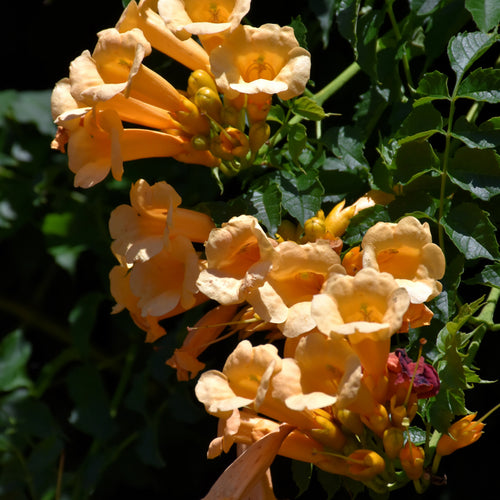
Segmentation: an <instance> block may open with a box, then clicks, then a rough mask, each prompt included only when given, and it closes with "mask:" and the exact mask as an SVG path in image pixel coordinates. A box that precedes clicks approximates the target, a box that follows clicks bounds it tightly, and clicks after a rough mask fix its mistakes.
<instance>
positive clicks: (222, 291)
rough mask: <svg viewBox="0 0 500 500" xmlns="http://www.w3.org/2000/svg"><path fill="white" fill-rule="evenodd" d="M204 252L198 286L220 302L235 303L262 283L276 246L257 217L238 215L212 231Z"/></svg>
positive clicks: (241, 300) (242, 299)
mask: <svg viewBox="0 0 500 500" xmlns="http://www.w3.org/2000/svg"><path fill="white" fill-rule="evenodd" d="M205 253H206V256H207V269H205V270H203V271H202V272H201V273H200V277H199V279H198V282H197V285H198V288H199V289H200V290H201V291H202V292H203V293H204V294H205V295H207V296H208V297H210V298H211V299H214V300H216V301H217V302H219V303H220V304H236V303H239V302H243V301H244V300H245V299H246V297H247V295H248V292H249V291H250V290H251V289H253V288H254V287H256V286H260V285H261V284H262V282H263V280H264V278H265V276H266V275H267V273H268V271H269V268H270V266H271V263H272V259H273V256H274V253H275V250H274V245H273V243H272V242H271V240H270V239H269V238H268V237H267V236H266V234H265V233H264V231H263V230H262V228H261V227H260V225H259V223H258V222H257V219H256V218H255V217H251V216H248V215H241V216H238V217H233V218H232V219H231V220H229V221H228V222H226V223H224V224H222V226H221V227H220V228H216V229H213V230H212V231H211V233H210V235H209V237H208V241H207V242H206V244H205Z"/></svg>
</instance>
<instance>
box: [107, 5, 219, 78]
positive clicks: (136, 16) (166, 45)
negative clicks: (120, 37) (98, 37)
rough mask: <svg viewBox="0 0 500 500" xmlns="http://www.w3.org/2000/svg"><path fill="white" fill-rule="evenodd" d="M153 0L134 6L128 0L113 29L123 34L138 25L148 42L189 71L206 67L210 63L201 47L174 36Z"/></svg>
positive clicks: (191, 41) (193, 42)
mask: <svg viewBox="0 0 500 500" xmlns="http://www.w3.org/2000/svg"><path fill="white" fill-rule="evenodd" d="M156 3H157V2H152V1H151V0H140V2H139V5H137V3H136V2H135V1H134V0H132V1H131V2H129V4H128V5H127V7H126V8H125V10H124V11H123V14H122V15H121V17H120V20H119V21H118V23H117V24H116V26H115V27H116V29H117V30H118V31H120V32H122V33H123V32H125V31H129V30H131V29H133V28H139V29H140V30H141V31H142V32H143V33H144V36H145V37H146V38H147V40H148V41H149V42H150V43H151V45H152V46H153V47H154V48H155V49H157V50H159V51H160V52H163V53H164V54H166V55H167V56H168V57H171V58H172V59H175V60H176V61H178V62H180V63H181V64H183V65H184V66H186V67H187V68H190V69H192V70H196V69H205V70H208V69H209V67H210V63H209V61H208V54H207V53H206V51H205V50H204V49H203V47H202V46H201V45H200V44H199V43H197V42H196V41H195V40H193V39H192V38H189V39H187V40H180V39H179V38H178V37H177V36H175V34H174V33H172V31H171V30H170V29H168V28H167V26H166V25H165V22H164V21H163V19H162V18H161V16H160V15H159V14H158V11H157V9H156V5H155V4H156Z"/></svg>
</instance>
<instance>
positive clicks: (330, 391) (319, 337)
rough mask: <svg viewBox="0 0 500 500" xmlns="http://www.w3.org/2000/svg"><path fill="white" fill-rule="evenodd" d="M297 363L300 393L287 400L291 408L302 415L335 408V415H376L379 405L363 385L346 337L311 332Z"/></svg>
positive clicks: (298, 352) (299, 350) (303, 340)
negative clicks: (346, 410) (346, 413)
mask: <svg viewBox="0 0 500 500" xmlns="http://www.w3.org/2000/svg"><path fill="white" fill-rule="evenodd" d="M294 359H295V361H296V362H297V366H298V367H299V370H300V387H301V391H300V392H299V393H297V394H293V395H292V396H289V397H288V398H287V399H286V404H287V406H288V407H289V408H292V409H295V410H297V411H302V410H304V409H306V408H307V409H309V410H314V409H317V408H327V407H329V406H331V405H335V411H336V412H339V411H341V410H343V409H348V410H350V411H354V412H356V413H360V414H369V413H371V412H373V411H375V409H376V401H375V400H374V398H373V395H372V394H371V393H370V391H369V390H368V388H367V387H366V385H365V384H364V382H363V373H362V367H361V363H360V360H359V358H358V356H357V355H356V353H355V352H354V350H353V349H352V347H351V346H350V344H349V342H348V341H347V340H346V339H345V338H344V337H341V336H333V337H326V336H325V335H323V334H322V333H320V332H317V331H316V332H311V333H309V334H308V335H306V336H304V337H302V338H301V339H300V341H299V343H298V345H297V348H296V350H295V353H294ZM276 378H278V379H279V375H278V376H277V377H276Z"/></svg>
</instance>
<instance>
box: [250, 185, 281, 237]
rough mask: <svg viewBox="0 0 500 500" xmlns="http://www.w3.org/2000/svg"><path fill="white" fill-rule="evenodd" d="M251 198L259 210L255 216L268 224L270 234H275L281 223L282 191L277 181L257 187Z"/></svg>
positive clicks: (265, 224)
mask: <svg viewBox="0 0 500 500" xmlns="http://www.w3.org/2000/svg"><path fill="white" fill-rule="evenodd" d="M250 200H251V203H252V205H253V206H254V208H255V210H256V211H257V212H256V213H255V214H254V215H255V217H257V219H259V221H260V222H262V224H264V226H266V228H267V230H268V231H269V234H271V235H273V234H275V233H276V232H277V230H278V226H279V225H280V223H281V193H280V190H279V187H278V185H277V184H276V182H274V181H270V182H267V183H266V184H265V185H264V186H262V187H260V188H256V189H255V190H254V191H253V193H252V194H251V198H250Z"/></svg>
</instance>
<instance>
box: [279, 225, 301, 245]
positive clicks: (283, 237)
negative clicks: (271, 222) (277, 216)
mask: <svg viewBox="0 0 500 500" xmlns="http://www.w3.org/2000/svg"><path fill="white" fill-rule="evenodd" d="M296 237H297V226H296V225H295V224H294V223H293V222H291V221H289V220H282V221H281V224H280V225H279V227H278V232H277V233H276V238H277V240H278V241H280V242H281V241H290V240H291V241H295V240H296Z"/></svg>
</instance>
